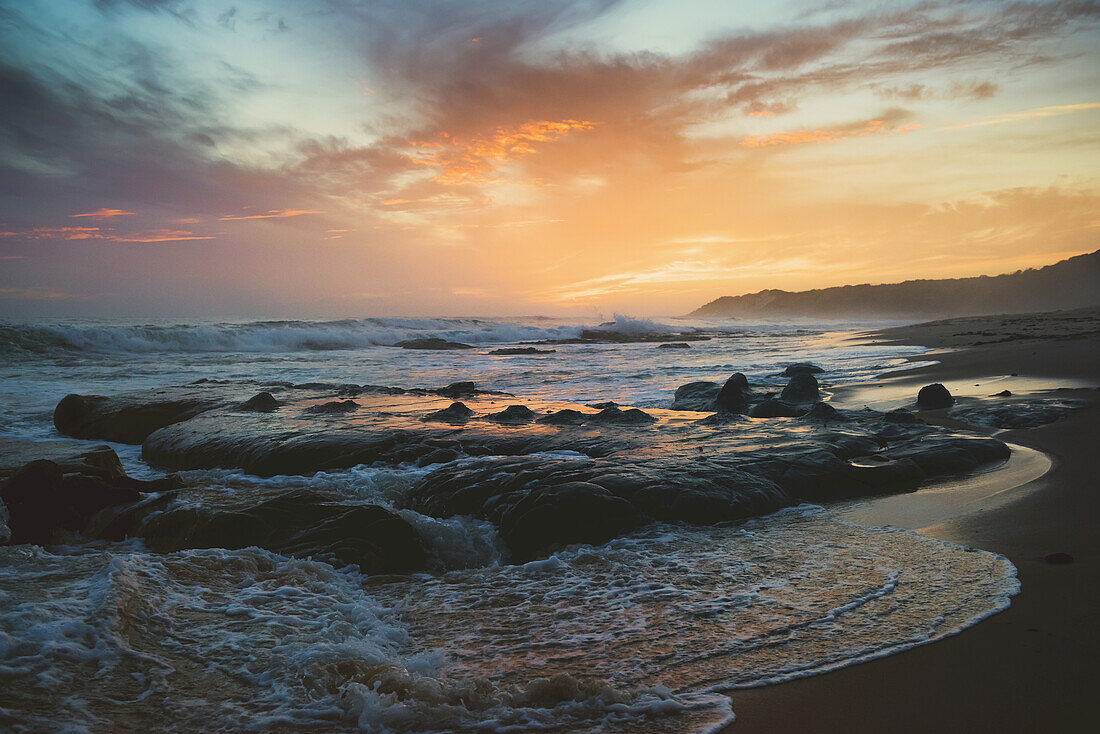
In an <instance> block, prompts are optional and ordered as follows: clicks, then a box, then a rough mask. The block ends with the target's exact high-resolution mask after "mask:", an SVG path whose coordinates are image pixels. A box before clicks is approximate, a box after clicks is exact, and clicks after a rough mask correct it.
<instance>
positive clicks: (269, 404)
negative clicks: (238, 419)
mask: <svg viewBox="0 0 1100 734" xmlns="http://www.w3.org/2000/svg"><path fill="white" fill-rule="evenodd" d="M278 408H279V401H278V400H276V399H275V396H274V395H272V394H271V393H269V392H261V393H258V394H256V395H255V396H253V397H251V398H249V399H248V400H246V401H244V402H243V403H241V410H254V411H257V412H260V413H270V412H271V411H273V410H278Z"/></svg>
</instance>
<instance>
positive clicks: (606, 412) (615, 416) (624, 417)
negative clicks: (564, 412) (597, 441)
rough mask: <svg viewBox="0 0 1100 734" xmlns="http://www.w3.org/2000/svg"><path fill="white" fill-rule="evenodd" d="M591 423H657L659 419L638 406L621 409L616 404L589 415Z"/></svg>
mask: <svg viewBox="0 0 1100 734" xmlns="http://www.w3.org/2000/svg"><path fill="white" fill-rule="evenodd" d="M588 422H589V423H613V424H615V425H619V426H639V425H645V424H647V423H656V422H657V419H656V418H654V417H653V416H651V415H650V414H649V413H646V412H645V411H642V410H638V409H637V408H630V409H628V410H620V409H619V408H617V407H616V406H614V405H610V406H608V407H606V408H604V409H603V410H601V411H600V412H599V413H597V414H596V415H593V416H589V417H588Z"/></svg>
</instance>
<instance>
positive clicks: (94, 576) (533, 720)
mask: <svg viewBox="0 0 1100 734" xmlns="http://www.w3.org/2000/svg"><path fill="white" fill-rule="evenodd" d="M872 325H873V324H866V323H865V324H858V323H843V322H835V323H826V324H812V323H809V322H791V321H785V322H780V321H776V322H770V323H753V324H746V323H739V322H730V321H710V322H708V321H693V322H685V321H681V320H671V319H664V320H657V321H638V320H633V319H626V318H622V317H620V318H618V319H617V320H616V322H615V324H614V325H613V326H607V327H604V328H607V329H612V330H616V331H618V332H619V333H626V334H639V333H648V332H654V331H676V332H694V330H705V331H706V333H707V334H709V335H710V336H712V338H711V339H709V340H706V341H692V342H690V347H689V348H687V349H659V348H657V345H656V344H655V343H612V344H552V345H540V347H539V348H540V349H554V350H556V351H555V353H553V354H545V355H531V356H495V355H490V354H488V352H489V351H490V350H491V349H493V348H496V347H501V346H512V345H516V344H518V343H521V342H527V341H538V340H544V339H568V338H572V337H576V336H578V335H579V334H580V333H581V330H582V329H585V328H591V327H593V326H597V324H580V323H567V322H562V321H556V320H552V319H541V318H533V319H524V320H513V321H505V320H497V319H438V320H401V319H365V320H355V321H350V320H349V321H337V322H257V323H242V324H206V325H183V324H161V325H153V326H150V325H133V324H122V323H104V322H95V323H92V322H82V323H76V322H68V323H64V324H61V323H54V324H46V323H37V324H33V325H26V324H5V325H2V326H0V355H2V356H0V398H2V407H0V411H2V415H3V421H2V425H0V436H2V437H8V438H11V437H19V438H37V439H41V438H51V437H57V433H56V431H55V429H54V428H53V426H52V423H51V418H50V416H51V412H52V409H53V406H54V405H55V404H56V402H57V400H58V399H60V398H61V397H62V396H63V395H65V394H67V393H69V392H80V393H84V394H111V393H114V392H119V391H122V390H130V389H142V388H150V387H157V386H168V385H180V384H186V383H189V382H192V381H194V380H197V379H214V380H231V381H247V382H254V381H285V382H291V383H303V382H331V383H355V384H374V385H395V386H401V387H417V386H423V387H438V386H441V385H446V384H448V383H451V382H455V381H458V380H473V381H475V382H476V383H477V384H478V386H479V387H481V388H485V389H493V390H503V391H507V392H511V393H514V394H516V395H517V396H521V397H537V398H542V399H554V400H562V401H572V402H579V403H585V402H593V401H605V400H615V401H617V402H619V403H620V404H623V405H635V406H640V407H643V408H664V407H667V406H668V404H669V403H670V401H671V398H672V394H673V392H674V391H675V388H676V387H677V386H679V385H681V384H684V383H685V382H690V381H694V380H724V379H725V378H726V377H728V376H729V374H730V373H732V372H734V371H741V372H744V373H745V374H746V375H748V377H749V380H750V381H751V382H752V383H753V384H754V386H758V387H760V388H761V389H768V388H769V386H776V387H778V386H780V385H782V384H783V382H784V381H785V379H784V378H780V377H779V376H778V375H777V373H778V372H780V371H781V370H782V368H783V366H785V365H786V364H789V363H791V362H795V361H813V362H815V363H817V364H819V365H821V366H822V367H824V368H825V369H826V370H827V372H826V378H825V379H824V388H825V392H826V394H827V393H828V388H829V386H830V385H836V384H840V383H846V382H856V381H861V380H864V379H869V378H870V377H872V376H873V375H875V374H878V373H881V372H883V371H885V370H888V369H891V368H895V367H898V366H900V365H901V364H902V359H901V357H903V356H904V355H906V354H917V353H919V352H920V349H919V348H913V349H908V350H907V349H899V348H898V347H885V346H880V345H875V344H867V343H862V342H853V341H851V340H849V339H848V336H849V335H850V332H851V331H852V330H853V329H856V328H865V327H869V326H872ZM423 337H437V338H443V339H448V340H452V341H461V342H464V343H467V344H471V345H474V346H475V347H476V348H474V349H469V350H461V351H447V352H432V351H418V350H405V349H399V348H394V347H392V346H388V345H391V344H394V343H396V342H398V341H402V340H404V339H412V338H423ZM671 341H675V339H671ZM739 430H745V431H751V430H752V429H751V428H742V429H739ZM94 443H101V442H89V444H90V445H91V444H94ZM114 447H115V448H116V449H117V450H118V452H119V454H120V456H121V457H122V459H123V462H124V463H125V465H126V469H127V471H128V472H129V473H130V474H131V475H132V476H138V477H151V476H159V475H160V472H159V471H157V470H156V469H155V468H154V467H150V466H148V465H146V464H144V462H143V461H142V460H141V457H140V448H139V447H135V446H121V445H116V446H114ZM461 460H462V459H459V461H461ZM432 468H434V467H416V466H411V465H400V466H396V467H394V466H387V467H382V466H357V467H353V468H351V469H348V470H343V471H332V472H320V473H317V474H315V475H313V476H293V477H291V476H276V477H269V478H259V477H253V476H249V475H246V474H243V473H241V472H239V471H236V470H222V469H213V470H203V471H187V472H183V473H182V474H181V476H182V479H183V481H184V482H185V484H186V485H187V487H188V489H187V491H186V493H185V494H184V495H182V499H181V500H180V501H181V502H184V503H193V504H194V505H196V506H201V505H204V504H206V505H217V506H233V505H234V504H235V503H246V502H249V501H254V500H255V499H257V498H263V497H269V496H275V495H277V494H279V493H281V492H286V491H290V490H295V489H311V490H316V491H318V492H320V493H321V494H323V495H324V496H325V497H328V498H330V499H331V500H332V501H336V502H341V503H346V504H356V503H369V504H381V505H384V506H388V507H392V508H396V509H398V511H399V512H400V513H401V515H402V517H403V518H404V519H406V520H407V521H408V522H409V523H410V524H411V525H412V526H413V527H414V528H415V529H416V531H417V532H418V533H419V534H420V535H421V537H422V538H423V539H424V540H425V543H426V546H427V548H428V553H429V567H430V569H431V573H430V574H420V575H414V576H411V577H368V576H364V575H362V574H360V573H359V571H358V570H357V569H356V568H354V567H349V568H334V567H333V566H331V565H329V564H326V563H322V562H319V561H314V560H308V559H295V558H288V557H284V556H280V555H277V554H275V553H271V552H269V551H263V550H259V549H255V548H250V549H242V550H220V549H209V550H187V551H179V552H175V553H153V552H151V551H149V550H148V549H147V548H145V547H144V546H143V544H142V543H141V542H140V541H126V542H124V543H102V542H99V543H95V544H92V545H90V546H89V545H82V546H78V545H73V546H59V547H52V548H47V549H40V548H35V547H30V546H9V547H3V548H0V675H2V676H3V678H4V680H5V687H4V690H3V692H0V723H2V724H3V726H4V727H5V728H9V729H12V730H27V731H32V730H41V729H54V728H59V727H65V726H70V727H74V728H77V729H79V728H82V727H83V728H87V729H90V730H96V729H102V728H111V727H121V728H134V729H143V728H150V727H157V728H165V727H167V728H169V729H174V730H176V731H195V730H211V729H267V730H273V731H302V730H316V731H330V730H348V731H350V730H356V729H359V730H368V731H450V730H455V729H461V728H477V729H481V730H485V731H515V730H532V729H533V730H544V731H561V732H565V731H597V730H602V731H702V730H707V729H708V728H710V727H714V726H717V725H719V724H721V723H722V722H725V721H728V720H729V718H730V716H731V712H730V707H729V700H728V698H726V697H725V696H724V695H721V692H723V691H729V690H731V689H735V688H738V687H746V686H754V685H760V684H764V683H768V682H774V681H779V680H785V679H789V678H793V677H798V676H802V675H808V674H812V673H814V672H818V671H822V670H828V669H831V668H835V667H838V666H842V665H846V664H850V663H852V662H857V661H860V660H864V659H869V658H873V657H877V656H881V655H885V654H889V653H891V652H894V651H897V650H901V649H905V648H907V647H910V646H913V645H916V644H922V643H925V642H929V641H931V640H935V639H939V638H941V637H943V636H945V635H949V634H952V633H954V632H956V631H958V630H959V629H962V628H964V627H966V626H968V625H970V624H973V623H974V622H976V621H977V620H979V619H981V618H983V617H985V616H988V615H989V614H992V613H994V612H996V611H998V610H1000V609H1002V608H1004V607H1005V606H1006V605H1007V603H1008V599H1009V597H1010V596H1011V595H1012V594H1014V593H1015V592H1016V590H1017V588H1018V584H1017V582H1016V579H1015V569H1014V568H1013V567H1012V566H1011V564H1010V563H1008V561H1007V560H1005V559H1004V558H1001V557H999V556H996V555H994V554H989V553H984V552H981V551H972V550H967V549H962V548H958V547H956V546H952V545H950V544H946V543H942V542H940V541H936V540H931V539H927V538H923V537H920V536H917V535H914V534H911V533H904V532H899V531H887V530H878V529H868V528H862V527H859V526H856V525H852V524H849V523H844V522H840V521H839V520H836V519H834V518H833V517H831V516H830V515H829V513H828V512H827V511H825V510H822V509H820V508H815V507H810V506H803V507H798V508H792V509H788V510H785V511H782V512H780V513H776V514H774V515H771V516H767V517H762V518H755V519H753V520H750V521H746V522H742V523H735V524H731V525H726V526H715V527H705V528H700V527H694V526H687V525H678V524H659V525H651V526H648V527H645V528H642V529H641V530H639V531H637V532H635V533H633V534H631V535H629V536H627V537H624V538H620V539H618V540H614V541H611V542H609V543H607V544H605V545H603V546H577V547H572V548H567V549H564V550H561V551H559V552H557V553H554V554H553V555H551V556H549V557H546V558H542V559H539V560H536V561H532V562H530V563H526V564H522V565H520V564H515V563H513V562H512V559H511V558H510V557H509V554H508V551H507V549H506V548H505V546H504V544H503V543H502V542H501V540H500V537H499V535H498V533H497V530H496V528H495V526H493V525H492V524H491V523H489V522H486V521H483V520H478V519H475V518H472V517H463V516H458V517H451V518H445V519H441V518H435V517H429V516H426V515H422V514H419V513H417V512H415V511H413V510H410V509H406V508H403V507H402V499H403V497H404V496H405V494H406V493H407V492H408V491H409V490H410V489H411V488H412V487H413V486H414V484H415V483H416V482H417V481H418V480H419V479H420V478H422V477H423V476H424V475H425V474H426V473H427V472H428V471H430V470H431V469H432Z"/></svg>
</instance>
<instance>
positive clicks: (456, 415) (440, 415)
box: [424, 403, 474, 423]
mask: <svg viewBox="0 0 1100 734" xmlns="http://www.w3.org/2000/svg"><path fill="white" fill-rule="evenodd" d="M473 414H474V411H472V410H470V409H469V408H468V407H466V404H465V403H451V404H450V405H448V406H447V407H446V408H444V409H443V410H437V411H435V412H434V413H428V415H426V416H424V420H426V421H443V422H444V423H463V422H465V421H467V420H469V418H470V416H472V415H473Z"/></svg>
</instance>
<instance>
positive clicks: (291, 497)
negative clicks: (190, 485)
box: [105, 490, 426, 574]
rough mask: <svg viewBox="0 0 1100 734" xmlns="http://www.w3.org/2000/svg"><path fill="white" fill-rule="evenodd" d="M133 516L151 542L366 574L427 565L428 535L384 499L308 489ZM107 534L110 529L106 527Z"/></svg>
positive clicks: (161, 548)
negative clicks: (312, 562)
mask: <svg viewBox="0 0 1100 734" xmlns="http://www.w3.org/2000/svg"><path fill="white" fill-rule="evenodd" d="M137 512H138V514H141V513H142V512H144V513H147V516H146V517H140V518H137V519H136V520H135V519H133V518H128V519H127V521H128V522H129V523H130V524H132V525H133V526H134V531H133V534H135V535H136V536H138V537H142V538H145V540H146V543H147V544H148V545H149V547H150V548H152V549H153V550H156V551H158V552H170V551H177V550H184V549H188V548H228V549H235V548H248V547H251V546H256V547H258V548H265V549H267V550H270V551H273V552H275V553H282V554H285V555H291V556H298V557H303V558H304V557H311V558H316V559H318V560H325V561H329V562H332V563H334V564H336V565H338V566H343V565H347V564H350V563H354V564H357V565H358V566H359V567H360V568H361V569H362V570H363V571H364V572H366V573H372V574H377V573H410V572H416V571H423V570H424V569H425V566H426V552H425V547H424V541H423V540H422V539H421V538H420V536H419V534H418V533H417V532H416V530H414V529H413V527H412V526H411V525H409V524H408V523H407V522H406V521H405V520H403V519H402V518H401V516H400V515H398V514H397V513H395V512H393V511H392V510H388V509H386V508H384V507H380V506H378V505H347V504H342V503H338V502H332V501H329V500H328V499H327V498H326V497H324V496H323V495H320V494H318V493H316V492H313V491H309V490H296V491H292V492H287V493H285V494H282V495H280V496H278V497H275V498H273V499H269V500H265V501H263V502H259V503H256V504H254V505H246V506H241V507H234V508H213V507H206V506H194V505H185V504H184V505H180V504H177V505H176V506H171V507H168V508H166V509H161V508H144V509H139V510H137ZM105 532H108V533H109V532H110V531H109V530H108V531H105Z"/></svg>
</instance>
